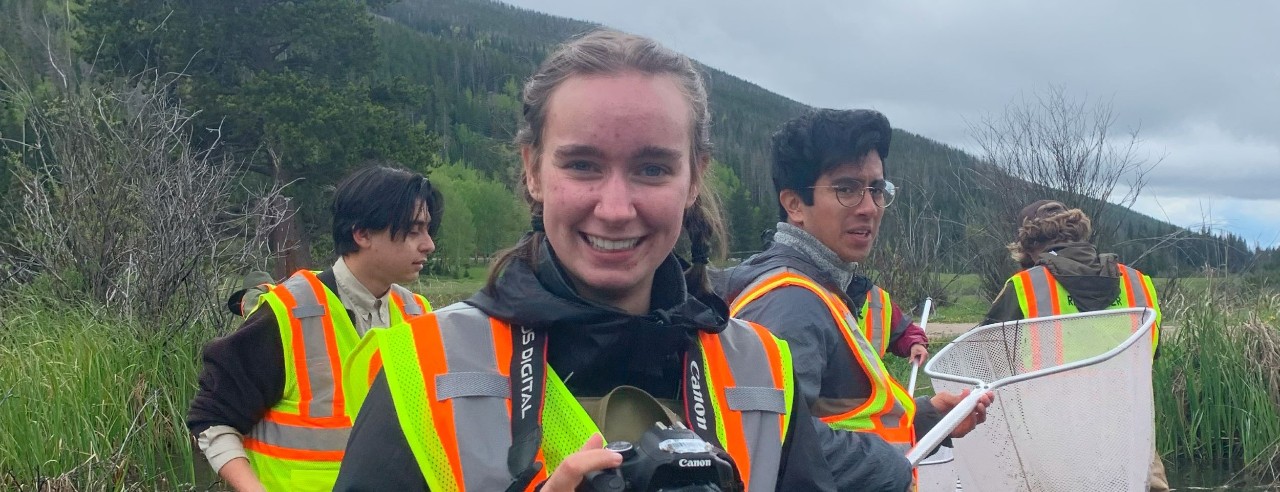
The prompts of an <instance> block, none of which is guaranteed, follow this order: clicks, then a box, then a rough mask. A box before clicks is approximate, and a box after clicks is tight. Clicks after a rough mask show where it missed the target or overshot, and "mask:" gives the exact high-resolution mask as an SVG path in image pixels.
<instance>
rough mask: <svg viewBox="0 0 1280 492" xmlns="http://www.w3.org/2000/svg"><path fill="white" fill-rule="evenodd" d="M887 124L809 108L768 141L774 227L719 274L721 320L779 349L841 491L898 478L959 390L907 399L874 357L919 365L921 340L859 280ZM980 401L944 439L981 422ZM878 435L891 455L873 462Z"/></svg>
mask: <svg viewBox="0 0 1280 492" xmlns="http://www.w3.org/2000/svg"><path fill="white" fill-rule="evenodd" d="M891 137H892V129H891V127H890V126H889V119H888V118H886V117H885V116H884V114H881V113H880V112H878V111H872V110H865V109H860V110H835V109H820V110H815V111H813V112H811V113H809V114H806V115H803V116H800V117H797V118H795V119H792V120H790V121H788V122H786V123H784V124H783V126H782V128H781V129H780V130H778V132H777V133H775V134H774V135H773V144H772V148H773V164H772V166H773V169H772V171H773V184H774V188H775V191H776V192H777V193H778V204H779V206H778V213H779V220H780V221H781V222H778V225H777V230H776V232H775V233H774V235H773V241H772V244H770V245H769V247H768V249H766V250H765V251H764V252H762V253H760V254H757V255H755V256H752V257H751V258H748V259H747V260H746V261H744V262H742V264H741V265H738V266H737V267H734V268H731V269H728V270H726V271H725V272H724V273H723V274H722V275H721V276H720V281H719V285H718V286H719V288H720V289H719V292H720V294H722V295H723V296H724V297H725V299H726V300H728V301H730V304H731V305H730V314H731V315H733V316H736V317H740V318H742V319H745V320H749V321H754V322H756V323H760V324H761V325H763V326H765V327H766V328H768V329H769V330H771V331H772V332H773V333H774V334H775V335H777V336H778V337H780V338H782V339H784V340H786V341H787V342H788V344H789V345H790V346H791V351H792V353H793V354H795V355H794V360H795V366H796V368H795V370H796V379H797V380H798V382H799V385H800V392H801V393H802V394H803V395H804V398H805V403H807V404H808V405H809V406H810V408H811V409H812V411H813V414H814V416H815V417H817V419H816V420H817V421H816V422H815V425H816V426H817V427H818V429H819V431H820V432H821V434H822V449H823V454H824V455H825V456H826V458H827V461H828V462H829V463H831V466H832V468H833V469H836V470H861V471H860V472H857V473H845V474H843V475H838V476H837V479H839V480H840V482H839V483H838V484H837V485H838V486H839V488H840V489H841V490H878V489H880V488H888V487H892V486H891V485H888V484H889V483H890V482H889V481H890V480H892V479H893V478H894V477H896V476H900V475H896V474H893V473H886V471H889V470H902V471H903V472H905V471H906V470H909V469H910V468H911V465H910V464H909V463H907V462H906V461H905V460H900V459H896V458H890V459H886V458H883V457H885V456H892V455H894V454H897V455H898V456H905V454H906V452H907V450H909V449H910V448H911V447H912V446H913V445H914V444H915V443H916V440H917V439H918V438H919V437H920V436H923V435H924V434H925V433H927V432H928V431H929V430H930V429H932V428H933V427H934V426H935V424H937V423H938V422H939V421H940V420H941V419H942V417H943V415H945V414H946V413H947V412H948V411H950V410H951V409H952V408H954V407H955V406H956V404H957V403H959V402H960V400H962V399H963V398H964V396H966V395H967V393H939V394H937V395H934V396H932V397H920V398H919V399H913V398H912V397H911V395H909V394H907V391H906V390H905V389H904V388H903V387H902V385H901V384H899V383H898V382H897V381H895V380H894V379H893V376H892V375H890V374H889V372H888V371H887V370H886V369H885V365H884V362H883V360H882V357H883V355H884V354H885V351H886V350H890V349H891V350H892V351H893V352H894V353H896V354H898V355H901V356H903V357H915V358H918V359H919V360H920V361H921V362H923V360H924V359H925V358H926V357H928V350H926V349H925V345H924V344H925V342H926V341H927V340H926V339H925V336H924V331H923V330H922V329H920V327H919V326H917V325H915V324H914V323H912V322H911V320H910V319H909V318H907V317H906V315H904V314H903V313H902V312H901V311H899V310H898V309H897V308H896V307H894V306H893V304H892V303H890V301H889V295H888V294H887V293H886V292H884V291H883V290H881V289H879V288H878V287H876V286H875V285H873V284H872V283H871V281H870V280H869V279H868V278H867V277H865V276H863V275H862V274H861V272H862V270H861V267H860V265H859V263H860V262H863V261H866V259H867V256H868V255H870V253H871V247H872V245H873V244H875V241H876V238H877V236H878V234H879V230H880V220H881V219H882V218H883V217H884V212H885V208H886V207H887V206H888V205H889V204H890V203H892V201H893V196H894V190H895V188H894V185H893V183H891V182H889V180H887V179H886V165H885V164H884V161H883V159H885V158H887V157H888V156H889V142H890V139H891ZM990 402H991V398H990V397H986V398H984V399H983V400H982V403H981V404H980V405H978V406H977V407H976V409H975V411H974V412H973V414H972V415H970V416H969V417H968V418H966V419H965V420H964V422H963V423H962V424H961V425H960V426H959V427H957V428H956V429H954V431H953V432H952V434H951V436H952V437H962V436H964V435H965V434H967V433H968V432H969V431H971V430H973V428H974V426H976V425H978V424H979V423H981V422H982V421H983V420H984V419H985V418H986V406H987V405H988V404H990ZM870 434H875V435H878V436H880V437H881V438H883V440H884V441H885V442H887V443H888V444H889V445H890V446H892V447H894V448H896V449H897V451H898V453H883V452H881V451H880V448H881V447H884V442H880V440H878V439H870V440H869V439H867V436H868V435H870Z"/></svg>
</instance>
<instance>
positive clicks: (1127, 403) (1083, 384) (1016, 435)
mask: <svg viewBox="0 0 1280 492" xmlns="http://www.w3.org/2000/svg"><path fill="white" fill-rule="evenodd" d="M1142 321H1143V311H1128V312H1125V311H1120V312H1117V311H1101V312H1097V313H1090V314H1087V315H1083V316H1076V317H1068V318H1060V317H1054V318H1040V319H1038V320H1031V321H1021V322H1010V323H1004V324H997V325H987V326H983V327H980V328H976V329H975V331H973V332H971V333H970V334H969V335H968V336H967V337H964V338H962V339H958V340H957V341H956V343H954V344H952V345H948V346H947V347H946V348H945V349H944V350H942V351H940V352H939V353H938V354H937V356H936V357H935V360H934V361H933V362H932V363H931V365H930V367H929V369H930V372H931V373H933V374H935V375H936V374H944V375H953V376H960V377H967V378H974V379H978V380H981V381H984V382H987V383H989V384H991V385H992V386H993V387H996V389H995V396H996V399H995V402H994V403H993V404H992V405H991V406H990V407H989V408H988V410H987V421H986V423H984V424H983V425H980V426H978V428H977V429H975V430H974V431H973V432H971V433H970V434H969V435H968V436H966V437H964V438H962V439H956V440H954V443H955V458H956V459H955V462H954V465H955V469H956V471H957V472H958V475H959V477H960V480H961V482H962V483H963V484H964V490H965V491H966V492H972V491H983V490H992V491H1011V490H1026V491H1059V490H1061V491H1078V490H1145V489H1146V480H1147V471H1148V465H1149V464H1150V462H1151V449H1152V442H1153V439H1154V427H1153V420H1152V415H1153V409H1152V395H1151V338H1150V337H1149V336H1143V337H1140V338H1139V339H1138V340H1137V341H1136V342H1135V343H1134V344H1132V345H1130V346H1129V347H1128V348H1126V349H1124V350H1123V351H1121V352H1120V353H1118V354H1116V355H1115V356H1113V357H1111V358H1109V359H1107V360H1105V361H1103V362H1100V363H1097V364H1094V365H1089V366H1085V367H1080V368H1075V369H1070V370H1067V371H1064V372H1057V373H1052V374H1044V375H1035V376H1036V377H1034V378H1032V379H1028V380H1026V381H1017V382H1012V383H1008V382H1007V381H1004V382H1002V380H1007V379H1008V378H1011V377H1013V376H1019V375H1031V374H1030V373H1032V372H1036V371H1044V372H1048V371H1050V370H1052V369H1054V368H1057V367H1059V366H1062V365H1063V364H1069V363H1072V362H1076V361H1083V360H1086V359H1090V358H1093V357H1097V356H1100V355H1103V354H1105V353H1106V352H1108V351H1110V350H1111V349H1113V348H1116V347H1117V346H1120V345H1121V344H1122V343H1123V342H1124V341H1125V340H1126V339H1127V338H1128V337H1129V336H1130V335H1131V334H1133V332H1134V331H1135V330H1137V329H1139V328H1140V327H1141V323H1142ZM1005 383H1007V384H1005ZM933 387H934V389H935V390H937V391H940V392H941V391H953V392H958V391H960V390H962V389H964V388H966V387H970V385H968V384H963V383H956V382H952V381H946V380H941V379H938V378H933Z"/></svg>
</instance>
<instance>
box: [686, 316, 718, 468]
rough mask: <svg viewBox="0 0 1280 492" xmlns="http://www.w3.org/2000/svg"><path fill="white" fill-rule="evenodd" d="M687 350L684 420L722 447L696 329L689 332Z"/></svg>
mask: <svg viewBox="0 0 1280 492" xmlns="http://www.w3.org/2000/svg"><path fill="white" fill-rule="evenodd" d="M689 338H690V340H689V343H688V344H687V346H688V347H689V348H688V349H686V350H685V353H684V381H683V382H682V384H683V388H684V391H683V395H681V396H683V398H682V399H683V400H684V420H685V422H686V423H687V424H688V426H689V428H690V429H692V430H693V432H694V433H696V434H698V437H701V438H702V439H703V440H704V441H707V442H709V443H711V444H712V445H714V446H716V447H718V448H721V449H723V448H724V446H723V445H722V444H721V443H720V438H719V437H718V436H717V435H716V410H715V408H713V407H712V405H711V397H710V393H711V392H712V391H715V390H714V389H712V388H711V385H710V384H708V379H707V367H706V359H704V358H703V357H702V342H701V340H699V339H698V335H697V333H696V332H694V333H690V336H689Z"/></svg>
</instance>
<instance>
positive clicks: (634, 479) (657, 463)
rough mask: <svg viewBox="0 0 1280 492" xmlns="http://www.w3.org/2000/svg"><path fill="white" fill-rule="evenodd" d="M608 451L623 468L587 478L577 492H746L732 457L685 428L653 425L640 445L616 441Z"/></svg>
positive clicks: (589, 475) (642, 437) (608, 447)
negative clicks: (613, 453)
mask: <svg viewBox="0 0 1280 492" xmlns="http://www.w3.org/2000/svg"><path fill="white" fill-rule="evenodd" d="M605 448H606V449H610V450H612V451H615V452H617V453H618V454H621V455H622V466H620V467H618V468H612V469H609V470H603V471H600V472H595V473H589V474H587V476H586V478H585V480H583V483H582V485H583V487H580V488H579V490H588V491H596V492H623V491H637V492H650V491H653V492H657V491H663V492H668V491H681V492H684V491H688V492H693V491H716V492H730V491H741V490H743V484H742V479H741V478H740V477H739V475H738V472H737V469H736V468H735V467H734V464H733V462H732V461H730V460H729V459H728V455H724V456H723V457H722V456H721V454H720V453H721V452H720V450H718V449H717V448H716V447H715V446H712V445H711V443H708V442H707V441H704V440H702V438H701V437H698V435H697V434H695V433H694V432H693V431H691V430H689V429H687V428H685V427H684V426H683V425H680V424H675V426H673V427H667V426H665V425H662V424H661V423H658V424H654V427H653V428H651V429H649V430H648V431H646V432H645V433H644V435H643V436H641V437H640V442H639V444H638V445H636V444H632V443H629V442H626V441H614V442H611V443H609V444H608V445H607V446H605Z"/></svg>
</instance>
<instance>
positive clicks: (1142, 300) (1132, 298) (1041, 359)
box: [1009, 264, 1161, 367]
mask: <svg viewBox="0 0 1280 492" xmlns="http://www.w3.org/2000/svg"><path fill="white" fill-rule="evenodd" d="M1117 266H1118V267H1119V269H1120V295H1119V296H1116V299H1115V300H1114V301H1112V302H1111V305H1110V306H1108V307H1107V309H1123V308H1131V307H1149V308H1151V309H1154V310H1155V311H1156V321H1155V324H1153V325H1152V326H1151V351H1152V352H1153V353H1154V352H1155V349H1156V346H1157V344H1158V343H1159V341H1160V317H1161V316H1160V307H1159V306H1158V305H1157V302H1156V289H1155V287H1154V286H1152V284H1151V277H1148V276H1146V275H1145V274H1143V273H1142V272H1139V271H1138V270H1137V269H1135V268H1132V267H1129V266H1126V265H1123V264H1120V265H1117ZM1009 283H1011V284H1013V290H1014V293H1015V294H1016V295H1017V296H1018V306H1019V307H1020V308H1022V315H1023V317H1024V318H1040V317H1044V316H1056V315H1059V314H1072V313H1078V312H1080V310H1079V309H1078V308H1077V307H1076V305H1075V302H1074V301H1073V300H1072V299H1071V295H1070V294H1069V293H1068V292H1067V290H1066V289H1065V288H1063V287H1062V284H1061V283H1060V282H1058V281H1057V279H1055V278H1054V277H1053V273H1051V272H1050V271H1049V269H1048V268H1046V267H1044V266H1043V265H1041V266H1036V267H1033V268H1029V269H1026V270H1023V271H1021V272H1018V273H1017V274H1016V275H1014V276H1013V277H1011V278H1010V279H1009ZM1137 328H1139V327H1138V326H1135V327H1134V329H1137ZM1028 335H1029V336H1030V337H1031V340H1029V342H1030V344H1031V354H1030V355H1031V360H1030V361H1029V362H1030V364H1031V365H1032V367H1045V366H1046V365H1057V364H1062V363H1063V362H1064V358H1063V353H1062V344H1061V343H1058V339H1059V338H1060V337H1052V336H1043V337H1041V336H1039V335H1040V333H1039V332H1038V329H1037V328H1035V327H1033V328H1031V329H1029V330H1028ZM1041 341H1043V343H1040V342H1041ZM1050 357H1052V359H1049V358H1050Z"/></svg>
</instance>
